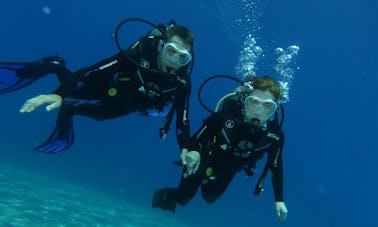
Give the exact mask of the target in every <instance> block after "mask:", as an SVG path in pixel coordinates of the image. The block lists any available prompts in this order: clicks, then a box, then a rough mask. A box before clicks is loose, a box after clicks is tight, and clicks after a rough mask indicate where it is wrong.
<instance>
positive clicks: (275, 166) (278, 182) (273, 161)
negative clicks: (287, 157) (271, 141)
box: [268, 132, 284, 202]
mask: <svg viewBox="0 0 378 227" xmlns="http://www.w3.org/2000/svg"><path fill="white" fill-rule="evenodd" d="M279 138H280V140H279V141H277V143H276V146H274V149H273V150H272V151H271V152H269V153H268V158H269V170H270V173H271V177H272V183H273V189H274V197H275V201H276V202H283V201H284V196H283V161H282V150H283V145H284V134H283V133H282V132H281V133H280V137H279Z"/></svg>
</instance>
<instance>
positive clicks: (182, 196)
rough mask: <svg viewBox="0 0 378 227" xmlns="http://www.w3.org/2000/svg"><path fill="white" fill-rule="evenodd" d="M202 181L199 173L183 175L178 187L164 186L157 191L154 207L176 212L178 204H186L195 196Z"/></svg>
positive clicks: (153, 202)
mask: <svg viewBox="0 0 378 227" xmlns="http://www.w3.org/2000/svg"><path fill="white" fill-rule="evenodd" d="M183 173H184V172H183ZM200 183H201V178H200V176H198V175H193V176H190V177H187V178H183V177H181V181H180V185H179V187H178V188H163V189H159V190H156V191H155V193H154V197H153V200H152V207H159V208H161V209H163V210H168V211H172V212H174V211H175V209H176V204H179V205H182V206H183V205H186V204H187V203H188V202H189V201H190V200H191V199H192V198H193V197H194V195H195V194H196V192H197V190H198V187H199V185H200Z"/></svg>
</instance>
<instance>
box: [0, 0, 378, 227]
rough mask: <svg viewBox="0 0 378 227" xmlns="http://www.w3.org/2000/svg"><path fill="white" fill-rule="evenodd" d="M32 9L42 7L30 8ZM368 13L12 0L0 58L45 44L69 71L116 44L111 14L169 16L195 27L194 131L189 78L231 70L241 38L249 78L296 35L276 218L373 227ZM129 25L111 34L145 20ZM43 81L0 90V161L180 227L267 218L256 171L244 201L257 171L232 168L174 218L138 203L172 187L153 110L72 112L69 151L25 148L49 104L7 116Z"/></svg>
mask: <svg viewBox="0 0 378 227" xmlns="http://www.w3.org/2000/svg"><path fill="white" fill-rule="evenodd" d="M247 3H253V4H252V5H253V7H250V8H248V7H246V5H248V4H247ZM44 6H47V7H49V9H50V10H51V12H50V13H49V14H46V13H44V12H43V11H42V8H43V7H44ZM248 9H253V10H252V12H253V14H251V12H250V11H249V10H248ZM377 9H378V5H377V3H376V1H373V0H365V1H351V0H347V1H341V0H335V1H326V0H319V1H306V0H301V1H300V0H288V1H272V0H267V1H262V0H255V1H238V0H235V1H232V0H220V1H216V0H203V1H199V0H193V1H172V0H162V1H135V2H132V1H121V0H113V1H85V0H83V1H72V0H66V1H47V0H46V1H28V0H14V1H7V3H3V4H2V7H1V8H0V21H1V22H0V25H1V27H2V32H1V35H0V61H30V60H36V59H39V58H41V57H44V56H47V55H53V54H55V53H58V54H59V55H60V56H62V57H64V58H65V59H66V60H67V62H68V63H67V64H68V67H69V68H71V69H72V70H76V69H79V68H81V67H84V66H87V65H89V64H92V63H94V62H97V61H99V60H101V59H103V58H105V57H108V56H110V55H112V54H114V53H116V51H117V49H116V46H115V44H114V40H112V39H111V34H112V33H113V32H114V29H115V27H116V25H117V23H118V22H119V21H121V20H122V19H124V18H127V17H141V18H145V19H148V20H150V21H152V22H154V23H158V22H167V21H168V20H169V19H171V18H173V19H175V20H176V21H177V23H179V24H183V25H186V26H188V27H190V28H191V29H192V31H193V33H194V35H195V57H196V64H195V68H194V71H193V74H192V80H193V92H192V97H191V105H192V108H191V114H190V115H191V123H192V132H194V131H195V130H196V129H197V128H198V127H199V126H200V124H201V121H202V119H203V118H205V117H206V116H207V114H208V113H207V112H206V111H205V110H203V109H202V108H201V107H200V105H199V103H198V101H197V97H196V92H197V89H198V87H199V86H200V84H201V82H202V81H203V80H204V79H206V78H207V77H208V76H211V75H214V74H229V75H235V67H236V65H237V63H238V59H239V56H240V50H241V47H242V44H243V41H244V38H245V37H246V35H247V34H249V33H251V34H252V35H253V36H254V37H255V38H256V40H257V42H258V44H259V46H261V47H262V48H263V49H264V55H265V57H264V58H263V59H261V61H259V62H258V63H257V65H258V68H257V74H258V75H263V74H272V75H274V70H273V69H272V65H273V62H274V58H273V51H274V49H275V48H276V47H287V46H289V45H293V44H295V45H298V46H299V47H300V53H299V55H298V56H297V59H296V62H295V68H296V71H295V78H294V80H293V81H292V83H291V87H290V102H288V103H286V104H285V106H286V109H285V110H286V118H285V123H284V130H285V132H286V144H285V150H284V162H285V163H284V164H285V167H284V168H285V200H286V205H287V207H288V210H289V215H288V220H287V222H286V223H284V224H282V226H295V227H303V226H307V227H312V226H317V227H318V226H344V227H349V226H351V227H352V226H353V227H355V226H356V227H357V226H358V227H359V226H365V227H368V226H375V224H374V223H375V218H374V214H373V212H374V211H375V210H374V209H375V208H376V206H375V205H376V204H377V203H378V197H377V196H376V191H377V190H378V185H377V180H376V179H377V176H376V169H375V167H376V165H375V164H376V162H377V159H378V155H377V153H376V152H377V149H376V148H374V143H375V142H376V140H375V137H376V135H377V133H376V128H377V127H378V121H377V118H376V117H377V115H378V113H377V112H378V111H377V109H378V108H377V107H376V103H377V98H376V97H377V95H378V86H377V84H378V79H377V74H378V44H377V42H376V40H378V29H377V23H376V22H377V21H378V18H377V16H376V10H377ZM254 13H256V14H254ZM245 18H247V19H248V18H252V20H249V21H247V20H246V19H245ZM130 26H131V28H130V30H127V32H125V37H124V42H125V43H127V42H131V41H132V40H134V39H136V38H137V37H138V36H139V35H141V34H143V32H144V31H146V30H148V29H149V28H148V27H146V26H144V25H138V24H134V25H130ZM235 76H237V75H235ZM57 85H58V82H57V80H56V78H54V77H52V76H51V77H46V78H43V79H42V80H40V81H38V82H37V83H35V84H33V85H31V86H29V87H27V88H25V89H23V90H20V91H17V92H15V93H10V94H6V95H2V96H0V103H1V106H2V108H1V112H0V125H1V126H2V127H1V129H0V162H2V163H6V164H8V165H12V166H15V167H17V166H22V167H23V168H24V169H30V170H33V171H37V172H42V173H45V174H46V175H49V176H53V177H55V178H60V179H64V180H65V181H70V182H74V183H77V184H80V185H82V186H83V187H88V188H90V189H91V190H95V191H99V192H102V193H106V194H107V195H110V196H113V197H115V198H117V199H118V200H120V201H127V202H131V203H135V204H138V205H140V206H142V207H145V208H146V209H150V210H151V212H154V213H157V214H163V215H166V216H168V217H172V218H174V219H175V220H179V221H180V222H181V223H185V224H187V225H191V226H242V225H245V226H246V225H248V226H264V227H265V226H276V224H275V216H274V200H273V194H272V189H271V184H270V182H269V180H267V181H266V183H265V192H264V194H263V196H261V197H255V196H253V195H252V191H253V187H254V185H255V182H256V180H257V179H256V178H254V179H246V178H245V176H244V175H243V174H240V175H238V176H237V177H236V178H235V180H234V181H233V183H232V184H231V185H230V187H229V189H228V190H227V191H226V193H225V194H224V195H223V197H222V198H221V199H219V201H217V202H216V203H215V204H212V205H208V204H206V203H205V202H204V201H203V200H201V198H200V196H199V194H198V195H197V196H196V197H195V198H194V199H193V201H192V202H191V203H189V204H188V205H187V206H185V207H178V208H177V210H176V213H174V214H171V213H166V212H163V211H160V210H152V208H149V207H150V204H151V198H152V194H153V191H154V190H156V189H157V188H161V187H167V186H175V185H177V184H178V181H179V175H180V172H181V170H180V169H179V168H177V167H175V166H174V165H172V164H171V163H172V161H175V160H177V159H178V158H179V157H178V154H179V151H178V150H177V143H176V139H175V136H174V130H173V129H172V131H171V133H170V134H169V136H168V138H167V139H166V140H164V141H159V139H158V129H159V127H160V125H161V123H162V121H163V120H164V118H159V117H157V118H149V117H142V116H138V115H132V116H127V117H123V118H119V119H115V120H109V121H105V122H95V121H93V120H91V119H88V118H82V117H76V118H75V133H76V141H75V144H74V146H73V148H72V149H70V150H69V151H65V152H63V153H60V154H58V155H53V156H51V155H45V154H41V153H35V152H32V151H31V149H32V148H33V147H34V146H36V145H38V144H40V143H41V142H42V141H44V139H46V138H47V136H48V135H49V133H50V132H51V130H52V129H53V127H54V123H55V117H56V113H57V112H56V111H55V112H53V113H46V112H45V111H44V110H43V108H41V109H39V110H37V111H35V112H34V113H31V114H19V113H18V109H19V108H20V106H21V105H22V104H23V102H24V101H25V100H26V99H27V98H30V97H33V96H35V95H37V94H40V93H49V92H51V91H52V90H53V89H54V88H55V87H56V86H57ZM233 86H234V85H232V84H230V83H228V81H225V82H221V83H218V86H217V89H219V94H217V93H216V92H212V93H211V94H208V96H207V97H208V99H207V100H208V101H209V103H210V105H215V101H214V100H216V98H217V97H220V96H222V95H223V94H224V92H226V91H229V90H230V89H233ZM209 93H210V92H209ZM19 199H22V198H19ZM104 209H106V208H104ZM2 220H3V219H2ZM0 224H1V223H0Z"/></svg>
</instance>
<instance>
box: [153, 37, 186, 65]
mask: <svg viewBox="0 0 378 227" xmlns="http://www.w3.org/2000/svg"><path fill="white" fill-rule="evenodd" d="M161 45H162V46H161V47H160V48H159V61H160V66H161V67H162V68H163V69H167V68H171V69H173V70H174V71H176V70H178V69H180V68H181V67H183V66H185V65H187V64H189V63H190V62H191V60H192V55H191V54H190V45H188V44H186V43H184V42H183V41H182V39H180V38H179V37H178V36H174V37H172V38H171V39H170V40H169V41H167V42H165V43H163V44H161Z"/></svg>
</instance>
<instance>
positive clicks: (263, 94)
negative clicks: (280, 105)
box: [244, 90, 277, 126]
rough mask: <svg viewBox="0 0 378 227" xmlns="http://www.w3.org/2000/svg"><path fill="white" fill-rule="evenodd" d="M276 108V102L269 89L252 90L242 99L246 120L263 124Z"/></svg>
mask: <svg viewBox="0 0 378 227" xmlns="http://www.w3.org/2000/svg"><path fill="white" fill-rule="evenodd" d="M276 110H277V103H276V102H275V101H274V96H273V94H272V93H271V92H270V91H262V90H254V91H252V93H251V94H250V95H248V96H247V97H246V98H245V100H244V117H245V119H246V120H247V121H249V122H252V123H255V124H257V125H259V126H263V125H265V124H266V122H267V121H268V120H269V119H271V118H272V117H273V115H274V113H275V112H276Z"/></svg>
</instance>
